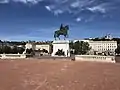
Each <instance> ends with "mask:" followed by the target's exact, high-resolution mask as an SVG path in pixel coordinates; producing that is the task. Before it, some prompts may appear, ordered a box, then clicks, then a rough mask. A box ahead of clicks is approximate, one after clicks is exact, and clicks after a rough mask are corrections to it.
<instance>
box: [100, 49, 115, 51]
mask: <svg viewBox="0 0 120 90" xmlns="http://www.w3.org/2000/svg"><path fill="white" fill-rule="evenodd" d="M99 50H100V51H107V50H110V51H114V50H115V49H98V51H99Z"/></svg>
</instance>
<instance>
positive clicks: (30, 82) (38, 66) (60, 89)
mask: <svg viewBox="0 0 120 90" xmlns="http://www.w3.org/2000/svg"><path fill="white" fill-rule="evenodd" d="M0 90H120V64H112V63H97V62H77V61H75V62H74V61H64V60H62V61H61V60H32V59H30V60H29V59H28V60H0Z"/></svg>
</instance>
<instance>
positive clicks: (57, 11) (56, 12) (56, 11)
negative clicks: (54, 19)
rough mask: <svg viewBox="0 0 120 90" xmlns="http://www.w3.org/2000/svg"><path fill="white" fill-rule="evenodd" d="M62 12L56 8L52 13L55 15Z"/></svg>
mask: <svg viewBox="0 0 120 90" xmlns="http://www.w3.org/2000/svg"><path fill="white" fill-rule="evenodd" d="M62 13H63V11H62V10H60V9H57V10H55V11H54V14H55V15H58V14H62Z"/></svg>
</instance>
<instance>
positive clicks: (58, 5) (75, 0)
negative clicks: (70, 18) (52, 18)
mask: <svg viewBox="0 0 120 90" xmlns="http://www.w3.org/2000/svg"><path fill="white" fill-rule="evenodd" d="M10 1H12V2H16V3H17V2H21V3H24V4H29V3H31V4H32V5H36V4H38V3H40V2H47V4H46V5H45V6H44V7H45V8H46V10H48V11H49V12H52V13H53V14H54V15H57V16H58V15H61V14H63V13H65V12H67V13H69V14H72V15H74V16H75V17H78V18H79V17H81V16H82V15H83V16H82V18H84V13H85V12H86V11H88V12H89V15H97V13H101V14H105V15H106V16H107V15H108V16H109V14H112V13H109V12H111V11H115V9H118V7H119V8H120V6H119V5H120V0H108V1H107V0H0V3H2V4H3V3H9V2H10ZM116 7H117V8H116ZM108 13H109V14H108ZM82 20H83V19H82ZM78 21H79V20H78Z"/></svg>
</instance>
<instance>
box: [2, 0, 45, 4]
mask: <svg viewBox="0 0 120 90" xmlns="http://www.w3.org/2000/svg"><path fill="white" fill-rule="evenodd" d="M10 1H13V2H21V3H24V4H27V3H32V4H37V3H39V2H41V1H43V0H0V3H9V2H10Z"/></svg>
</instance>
